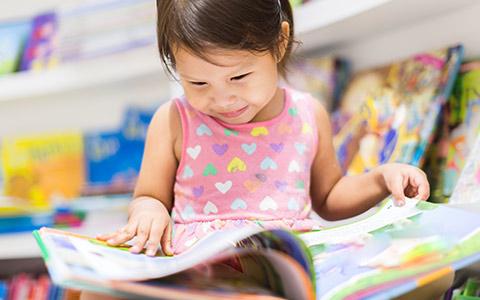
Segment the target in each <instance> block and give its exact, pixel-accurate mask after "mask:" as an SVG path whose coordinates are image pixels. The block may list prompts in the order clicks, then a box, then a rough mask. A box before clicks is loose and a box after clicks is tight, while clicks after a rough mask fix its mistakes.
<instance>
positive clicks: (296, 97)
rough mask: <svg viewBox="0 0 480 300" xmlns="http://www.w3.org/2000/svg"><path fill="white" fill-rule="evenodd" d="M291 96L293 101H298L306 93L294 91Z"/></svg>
mask: <svg viewBox="0 0 480 300" xmlns="http://www.w3.org/2000/svg"><path fill="white" fill-rule="evenodd" d="M291 97H292V101H293V102H297V101H298V100H300V99H302V98H303V97H304V95H303V94H302V93H299V92H293V93H291Z"/></svg>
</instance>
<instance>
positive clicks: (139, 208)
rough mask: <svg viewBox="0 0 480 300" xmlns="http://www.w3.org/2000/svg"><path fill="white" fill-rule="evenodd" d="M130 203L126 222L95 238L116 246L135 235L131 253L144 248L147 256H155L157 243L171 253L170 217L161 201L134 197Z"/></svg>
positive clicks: (168, 253) (165, 251)
mask: <svg viewBox="0 0 480 300" xmlns="http://www.w3.org/2000/svg"><path fill="white" fill-rule="evenodd" d="M136 200H137V201H136V202H135V203H132V207H131V210H130V216H129V218H128V223H127V225H125V226H124V227H122V228H120V229H119V230H117V231H116V232H113V233H108V234H103V235H100V236H98V237H97V239H99V240H102V241H106V242H107V243H108V244H109V245H112V246H117V245H120V244H123V243H125V242H128V241H130V240H132V239H133V238H134V237H136V240H135V243H134V244H133V246H132V247H131V248H130V252H132V253H140V252H141V251H142V250H143V248H146V252H145V253H146V254H147V255H148V256H155V254H156V253H157V250H158V246H159V244H161V247H162V250H163V253H164V254H165V255H173V250H172V246H171V219H170V214H169V213H168V210H167V209H166V207H165V206H164V205H163V203H162V202H160V201H158V200H156V199H153V198H147V199H136Z"/></svg>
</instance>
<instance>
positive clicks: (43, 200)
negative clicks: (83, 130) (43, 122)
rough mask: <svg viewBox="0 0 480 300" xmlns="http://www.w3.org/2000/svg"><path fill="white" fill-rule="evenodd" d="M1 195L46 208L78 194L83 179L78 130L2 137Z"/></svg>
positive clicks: (82, 156) (80, 139)
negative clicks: (2, 193) (2, 187)
mask: <svg viewBox="0 0 480 300" xmlns="http://www.w3.org/2000/svg"><path fill="white" fill-rule="evenodd" d="M1 156H2V167H3V171H4V176H5V178H4V181H5V183H4V185H5V191H4V192H5V195H7V196H11V197H14V198H20V199H28V200H30V202H31V204H32V205H34V206H39V207H48V206H50V205H51V202H52V201H57V200H58V201H63V200H68V199H72V198H75V197H78V196H79V195H80V189H81V187H82V185H83V182H84V163H83V160H84V154H83V137H82V135H81V134H80V133H65V134H46V135H38V136H32V137H19V138H5V139H4V140H3V141H2V145H1Z"/></svg>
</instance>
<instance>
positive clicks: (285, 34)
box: [277, 21, 290, 63]
mask: <svg viewBox="0 0 480 300" xmlns="http://www.w3.org/2000/svg"><path fill="white" fill-rule="evenodd" d="M289 40H290V24H289V23H288V22H287V21H283V22H282V32H281V33H280V37H279V39H278V50H279V51H278V57H277V63H279V62H281V61H282V59H283V57H284V56H285V52H287V48H288V41H289Z"/></svg>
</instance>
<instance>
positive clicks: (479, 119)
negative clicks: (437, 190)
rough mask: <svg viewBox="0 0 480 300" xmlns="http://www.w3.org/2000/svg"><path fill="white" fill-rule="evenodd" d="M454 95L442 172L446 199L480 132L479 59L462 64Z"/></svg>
mask: <svg viewBox="0 0 480 300" xmlns="http://www.w3.org/2000/svg"><path fill="white" fill-rule="evenodd" d="M452 98H453V99H452V101H450V104H451V106H452V107H451V108H450V112H451V118H450V120H449V121H450V122H449V125H450V126H451V128H452V129H451V132H450V134H449V139H448V152H447V159H446V163H445V169H444V170H443V173H442V175H443V181H442V192H443V195H444V196H445V197H447V198H448V197H449V196H451V195H452V192H453V189H454V188H455V185H456V183H457V180H458V178H459V176H460V173H461V172H462V170H463V168H464V166H465V163H466V161H467V158H468V157H469V155H470V152H471V150H472V148H473V147H474V145H475V142H476V140H477V139H478V135H479V134H480V61H474V62H468V63H465V64H463V65H462V69H461V72H460V74H459V78H458V80H457V82H456V85H455V88H454V92H453V95H452ZM454 105H456V106H454ZM478 154H479V153H478V152H477V155H478ZM474 155H475V154H474Z"/></svg>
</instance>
